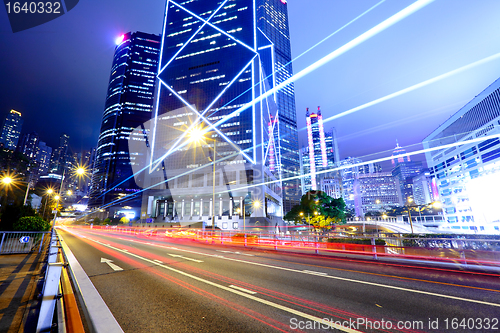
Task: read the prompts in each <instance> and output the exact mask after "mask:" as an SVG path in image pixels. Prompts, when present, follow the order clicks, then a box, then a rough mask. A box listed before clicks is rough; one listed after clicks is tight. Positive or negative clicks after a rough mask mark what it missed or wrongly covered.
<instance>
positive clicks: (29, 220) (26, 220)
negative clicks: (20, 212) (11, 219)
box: [13, 216, 50, 231]
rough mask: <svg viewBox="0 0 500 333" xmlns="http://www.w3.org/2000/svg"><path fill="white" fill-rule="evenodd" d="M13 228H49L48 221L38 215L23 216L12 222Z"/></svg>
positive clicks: (25, 229)
mask: <svg viewBox="0 0 500 333" xmlns="http://www.w3.org/2000/svg"><path fill="white" fill-rule="evenodd" d="M13 229H14V230H19V231H48V230H50V222H47V221H45V220H44V219H42V218H41V217H40V216H25V217H21V218H20V219H19V220H17V222H15V223H14V228H13Z"/></svg>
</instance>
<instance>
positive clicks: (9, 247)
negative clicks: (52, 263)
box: [0, 231, 50, 254]
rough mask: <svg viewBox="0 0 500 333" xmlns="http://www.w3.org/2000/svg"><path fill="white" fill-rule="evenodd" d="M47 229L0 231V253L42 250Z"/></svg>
mask: <svg viewBox="0 0 500 333" xmlns="http://www.w3.org/2000/svg"><path fill="white" fill-rule="evenodd" d="M48 234H50V232H49V231H0V239H1V241H0V254H14V253H30V252H33V251H36V250H37V249H38V253H40V251H41V250H42V245H43V240H44V238H45V237H47V235H48Z"/></svg>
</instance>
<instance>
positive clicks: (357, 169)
mask: <svg viewBox="0 0 500 333" xmlns="http://www.w3.org/2000/svg"><path fill="white" fill-rule="evenodd" d="M350 165H352V166H351V167H349V166H350ZM339 166H340V167H341V170H340V175H341V178H342V197H343V198H344V202H345V203H346V207H347V208H348V209H351V210H353V209H354V208H355V207H354V204H355V202H354V195H355V193H354V181H355V180H356V179H357V178H358V177H359V175H367V174H373V173H379V172H382V166H381V165H380V164H378V163H364V164H363V161H362V160H361V159H359V158H356V157H346V158H345V159H343V160H341V161H340V162H339Z"/></svg>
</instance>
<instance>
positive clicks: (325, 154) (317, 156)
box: [302, 106, 340, 193]
mask: <svg viewBox="0 0 500 333" xmlns="http://www.w3.org/2000/svg"><path fill="white" fill-rule="evenodd" d="M306 124H307V147H306V148H305V149H303V150H302V167H303V174H304V175H306V176H304V177H303V181H302V182H303V185H302V187H303V193H305V192H307V191H309V190H322V188H321V186H320V184H321V181H322V179H324V178H340V174H339V173H338V172H325V173H318V174H317V172H320V171H325V170H328V169H332V168H333V167H334V166H335V164H336V163H338V156H339V153H338V146H337V140H336V137H335V136H334V133H335V131H334V130H332V131H330V132H326V133H325V129H324V126H323V116H322V115H321V109H320V107H319V106H318V111H317V113H314V112H313V113H309V108H307V110H306ZM311 161H314V163H312V162H311Z"/></svg>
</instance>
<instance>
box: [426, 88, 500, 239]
mask: <svg viewBox="0 0 500 333" xmlns="http://www.w3.org/2000/svg"><path fill="white" fill-rule="evenodd" d="M499 136H500V79H498V80H496V81H495V82H494V83H493V84H491V85H490V86H489V87H487V88H486V89H485V90H483V91H482V92H481V93H480V94H479V95H477V96H476V97H474V98H473V99H472V100H471V101H470V102H469V103H467V104H466V105H465V106H464V107H462V108H461V109H460V110H458V111H457V112H456V113H455V114H454V115H452V116H451V117H450V118H449V119H448V120H446V121H445V122H444V123H443V124H442V125H441V126H439V127H438V128H437V129H436V130H435V131H433V132H432V133H431V134H430V135H428V136H427V137H426V138H425V139H424V140H423V145H424V148H426V149H428V148H434V149H436V150H432V151H428V152H426V154H425V157H426V160H427V165H428V167H429V172H430V175H431V176H432V177H433V178H435V181H436V183H437V190H438V191H439V193H435V197H437V195H439V198H440V200H441V202H442V205H443V213H444V215H445V217H446V220H447V221H448V222H449V223H452V224H453V225H452V226H451V228H452V230H454V231H462V232H466V231H471V230H472V231H474V232H475V231H483V230H484V229H485V228H488V224H490V225H491V224H492V223H495V222H496V223H497V226H496V228H498V221H499V220H500V211H499V210H498V207H497V206H498V202H499V200H500V194H499V192H498V188H499V186H500V139H499ZM439 148H441V149H439ZM496 230H498V229H496Z"/></svg>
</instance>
